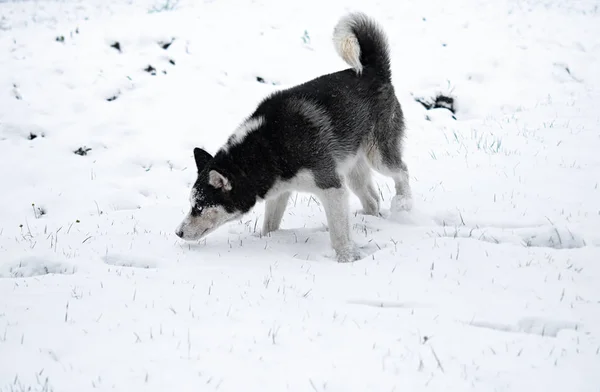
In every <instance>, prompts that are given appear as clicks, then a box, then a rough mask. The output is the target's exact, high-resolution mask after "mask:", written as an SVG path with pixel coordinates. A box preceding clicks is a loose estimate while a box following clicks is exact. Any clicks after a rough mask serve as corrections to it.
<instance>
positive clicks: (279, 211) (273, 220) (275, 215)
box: [262, 192, 290, 235]
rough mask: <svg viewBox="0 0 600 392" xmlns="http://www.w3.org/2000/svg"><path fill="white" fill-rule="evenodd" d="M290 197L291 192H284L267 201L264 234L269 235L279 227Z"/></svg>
mask: <svg viewBox="0 0 600 392" xmlns="http://www.w3.org/2000/svg"><path fill="white" fill-rule="evenodd" d="M289 198H290V192H284V193H282V194H280V195H279V196H277V197H275V198H274V199H269V200H267V201H266V202H265V218H264V221H263V229H262V235H267V234H269V233H270V232H272V231H275V230H278V229H279V225H281V219H282V218H283V213H284V212H285V208H286V207H287V203H288V199H289Z"/></svg>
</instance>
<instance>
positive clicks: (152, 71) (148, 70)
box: [144, 65, 156, 75]
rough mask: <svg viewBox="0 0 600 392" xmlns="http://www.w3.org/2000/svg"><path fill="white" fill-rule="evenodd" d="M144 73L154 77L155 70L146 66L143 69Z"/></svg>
mask: <svg viewBox="0 0 600 392" xmlns="http://www.w3.org/2000/svg"><path fill="white" fill-rule="evenodd" d="M144 71H146V72H148V73H149V74H150V75H156V68H154V67H153V66H152V65H148V66H147V67H146V68H144Z"/></svg>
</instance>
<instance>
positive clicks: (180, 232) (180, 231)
mask: <svg viewBox="0 0 600 392" xmlns="http://www.w3.org/2000/svg"><path fill="white" fill-rule="evenodd" d="M175 234H177V237H179V238H183V230H177V231H175Z"/></svg>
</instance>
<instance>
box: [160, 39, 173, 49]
mask: <svg viewBox="0 0 600 392" xmlns="http://www.w3.org/2000/svg"><path fill="white" fill-rule="evenodd" d="M173 42H175V38H172V39H171V42H159V43H158V44H159V45H160V47H161V48H163V49H164V50H167V49H169V46H171V44H173Z"/></svg>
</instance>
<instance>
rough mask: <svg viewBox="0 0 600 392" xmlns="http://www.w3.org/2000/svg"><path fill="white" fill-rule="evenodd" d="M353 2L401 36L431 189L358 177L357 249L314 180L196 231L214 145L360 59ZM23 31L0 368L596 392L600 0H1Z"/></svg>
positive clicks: (6, 29) (21, 380) (204, 382)
mask: <svg viewBox="0 0 600 392" xmlns="http://www.w3.org/2000/svg"><path fill="white" fill-rule="evenodd" d="M133 3H135V4H133ZM349 10H362V11H364V12H367V13H369V14H370V15H372V16H373V17H375V18H376V19H377V20H378V21H379V22H380V23H381V24H382V25H383V27H384V29H385V30H386V32H387V33H388V35H389V38H390V44H391V48H392V66H393V74H394V83H395V86H396V89H397V94H398V98H399V100H400V102H401V104H402V105H403V108H404V110H405V114H406V118H407V123H408V134H407V139H406V146H407V148H406V161H407V163H408V166H409V169H410V172H411V183H412V186H413V196H414V198H415V203H414V208H415V209H414V211H412V212H411V213H407V214H404V215H403V216H400V218H399V219H396V220H391V219H384V218H374V217H370V216H364V215H361V214H360V213H358V211H359V210H360V203H359V201H358V199H357V198H356V197H354V196H353V197H352V199H351V207H352V211H353V216H352V219H351V223H352V227H353V237H354V239H355V240H356V242H357V243H358V244H359V246H361V247H362V250H363V251H364V252H365V253H366V254H368V256H367V257H365V258H364V259H363V260H360V261H358V262H355V263H352V264H344V265H342V264H338V263H336V262H335V261H334V258H333V251H332V250H331V248H330V243H329V235H328V233H327V230H326V220H325V214H324V211H323V210H322V208H321V206H320V203H319V202H318V200H316V199H315V198H312V197H311V196H310V195H308V194H297V195H295V196H293V197H292V198H291V200H290V206H289V207H288V210H287V211H286V215H285V216H284V219H283V225H282V230H279V231H277V232H274V233H272V234H271V235H270V236H267V237H261V236H259V234H258V230H259V228H260V227H261V224H262V217H263V206H262V205H258V206H257V208H255V209H254V210H253V211H252V212H251V213H250V214H248V215H247V216H245V217H244V218H243V219H241V220H240V221H237V222H232V223H230V224H228V225H227V226H225V227H223V228H221V229H219V230H218V231H216V232H214V233H213V234H212V235H211V236H209V237H208V238H207V239H206V240H202V241H200V242H199V243H185V242H182V241H181V240H179V239H178V238H177V237H176V236H175V234H174V229H175V227H176V225H177V224H178V223H179V221H180V220H181V219H182V217H183V216H184V214H185V212H186V211H187V209H188V207H189V206H188V196H189V189H190V186H191V183H192V182H193V181H194V180H195V178H194V176H195V170H194V161H193V151H192V150H193V147H196V146H198V147H204V148H206V149H207V150H208V151H210V152H215V151H216V150H217V148H218V147H220V146H221V145H222V144H223V143H225V142H226V140H227V138H228V137H229V136H230V135H231V133H232V132H233V131H234V130H235V129H236V127H238V126H239V124H240V123H241V122H242V121H243V119H244V118H246V116H247V115H248V114H250V112H251V111H252V109H253V108H254V107H255V105H256V104H257V103H258V102H259V100H260V99H262V98H263V97H264V96H265V95H267V94H268V93H270V92H272V91H275V90H277V89H280V88H285V87H288V86H292V85H294V84H298V83H301V82H304V81H306V80H308V79H310V78H312V77H316V76H318V75H321V74H323V73H326V72H333V71H337V70H340V69H342V68H344V67H345V65H344V63H343V62H342V60H341V59H339V58H338V57H337V54H336V53H335V50H334V48H333V44H332V41H331V34H332V30H333V26H334V25H335V22H336V21H337V20H338V18H339V17H341V16H342V15H343V14H344V13H345V12H347V11H349ZM60 37H63V39H61V38H60ZM57 38H58V40H57ZM115 42H119V47H120V51H119V50H118V49H116V48H115V47H112V45H114V44H115ZM167 43H171V45H169V46H168V48H166V49H164V48H163V46H165V44H167ZM0 53H2V55H0V108H1V109H0V160H1V161H0V165H1V167H2V169H1V170H0V184H2V187H1V190H0V391H2V392H4V391H25V390H31V391H78V392H79V391H85V390H92V389H95V390H100V391H105V390H106V391H107V390H119V391H134V390H144V391H165V390H177V391H211V390H220V391H248V392H250V391H261V392H269V391H317V392H322V391H343V392H351V391H361V392H362V391H404V390H408V391H425V390H428V391H430V390H433V391H565V390H568V391H578V392H579V391H581V392H583V391H586V392H587V391H590V392H592V391H595V392H597V391H598V390H599V389H598V388H599V386H600V373H599V372H598V369H600V287H599V286H598V282H599V281H600V263H599V260H600V248H599V247H600V190H599V189H598V186H599V185H598V184H599V182H600V155H598V153H597V152H598V151H600V132H599V131H598V130H599V129H600V114H598V110H597V108H598V106H599V105H600V73H598V69H600V61H599V59H600V13H599V10H598V4H597V2H596V1H592V0H582V1H577V2H574V1H568V0H562V1H560V0H545V1H535V0H519V1H517V0H504V1H489V0H455V1H447V0H432V1H427V2H417V1H394V0H385V1H380V2H376V3H370V4H366V3H365V2H359V1H358V0H349V1H345V2H327V3H326V2H322V1H319V2H318V1H315V0H304V1H302V2H299V1H298V2H296V1H293V2H291V1H290V2H277V1H275V0H261V1H250V0H238V1H236V2H234V3H232V2H225V1H203V2H200V1H185V0H181V1H179V2H177V1H169V2H167V1H166V0H165V1H162V2H161V1H149V0H145V1H139V2H131V1H130V2H120V1H106V0H87V1H82V0H79V1H78V0H64V1H54V0H47V1H0ZM148 66H152V68H153V69H154V72H153V73H154V75H153V74H151V73H150V72H146V71H144V69H146V68H147V67H148ZM258 79H260V80H261V81H262V82H259V81H258ZM437 93H444V94H450V95H451V96H453V97H454V98H455V100H456V102H455V103H456V109H457V112H456V115H455V116H456V119H453V118H452V114H451V113H450V112H449V111H448V110H446V109H431V110H426V109H425V108H424V107H423V106H422V105H421V104H419V103H417V102H416V101H415V98H417V97H425V98H428V99H431V98H433V97H434V96H435V94H437ZM75 151H79V152H80V154H83V155H80V154H75V153H74V152H75ZM376 180H377V185H378V188H379V192H380V193H381V195H382V197H383V202H382V205H383V208H384V209H386V208H389V203H390V200H391V196H392V195H393V192H392V190H393V183H392V182H391V180H390V179H388V178H385V177H381V176H376Z"/></svg>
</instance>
